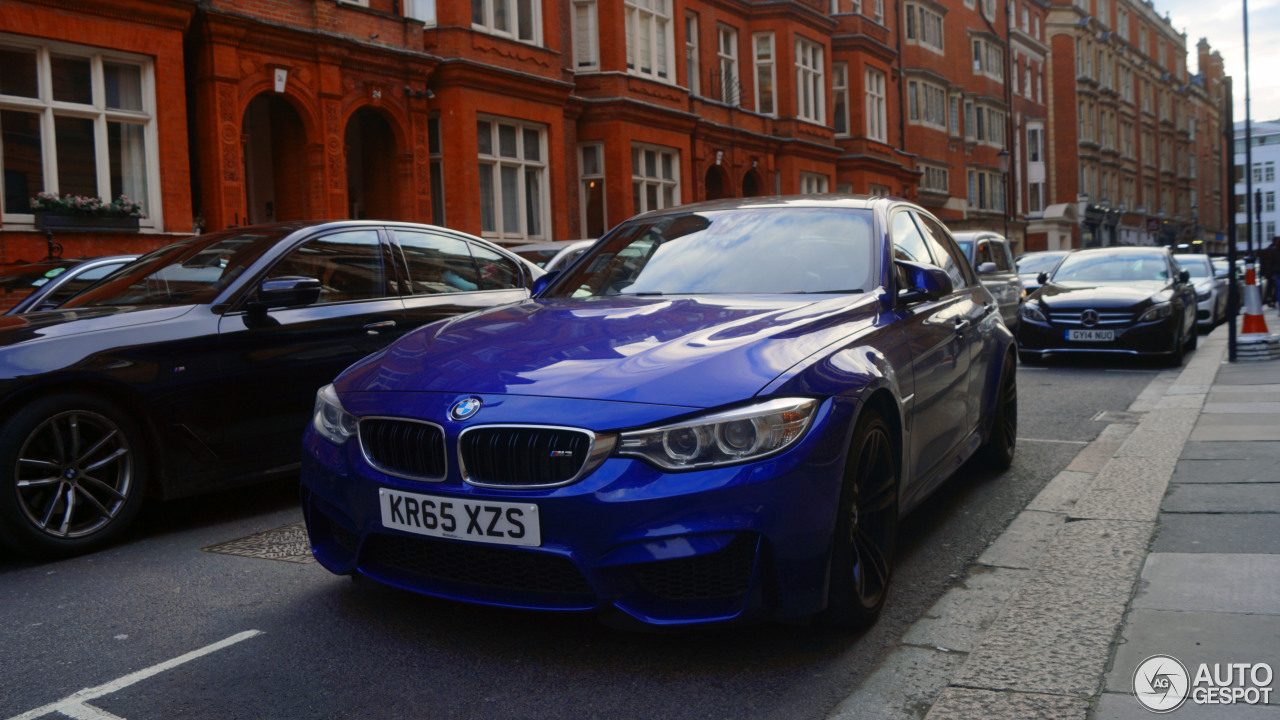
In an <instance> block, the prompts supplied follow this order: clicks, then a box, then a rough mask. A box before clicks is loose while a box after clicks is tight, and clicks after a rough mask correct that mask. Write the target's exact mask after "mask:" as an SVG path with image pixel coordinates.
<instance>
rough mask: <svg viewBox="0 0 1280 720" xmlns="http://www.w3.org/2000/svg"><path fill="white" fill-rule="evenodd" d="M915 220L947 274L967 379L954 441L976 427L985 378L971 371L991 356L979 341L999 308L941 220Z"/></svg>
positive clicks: (918, 216)
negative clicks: (987, 323) (988, 322)
mask: <svg viewBox="0 0 1280 720" xmlns="http://www.w3.org/2000/svg"><path fill="white" fill-rule="evenodd" d="M916 219H917V220H918V221H919V222H920V229H921V230H923V231H924V233H925V235H924V237H925V241H926V242H928V243H929V250H930V252H932V253H933V256H934V258H935V259H936V260H937V261H938V265H939V267H941V268H942V269H943V270H946V271H947V274H948V275H950V276H951V286H952V292H951V297H952V301H953V302H954V306H953V311H954V313H955V316H954V321H953V322H954V325H955V328H956V333H957V336H958V337H957V341H958V342H959V343H960V345H961V347H962V348H963V349H962V351H961V355H962V361H961V363H962V365H963V372H964V373H965V375H966V376H968V378H969V380H968V386H967V391H966V392H965V394H964V404H965V412H964V418H963V419H962V420H961V422H960V425H961V427H960V428H958V429H957V431H956V433H957V436H958V437H957V438H956V443H957V444H958V443H959V442H961V441H963V440H964V438H965V436H966V435H968V433H969V431H970V430H972V429H973V428H975V427H977V426H978V422H979V418H978V414H979V412H980V411H981V406H982V403H981V399H982V398H983V397H985V395H984V394H983V393H985V392H987V387H986V385H985V383H986V382H987V381H988V378H987V377H986V373H982V372H973V371H972V370H973V368H984V367H989V364H988V363H990V362H991V359H990V358H989V357H981V353H982V351H983V350H984V349H985V348H987V347H988V346H989V345H990V343H986V342H984V340H983V337H984V336H985V335H986V334H987V333H988V332H989V328H987V327H985V326H984V323H985V322H986V321H987V320H988V319H991V320H992V321H996V320H995V318H996V317H997V315H998V313H999V312H1000V309H999V307H998V306H997V304H996V302H995V299H994V298H993V297H992V296H991V293H990V291H988V290H987V289H986V287H985V286H983V285H982V283H980V282H978V278H977V275H976V274H974V272H973V268H972V267H971V266H970V265H969V264H968V263H966V262H965V258H964V252H963V251H961V250H960V246H959V245H958V244H957V243H956V241H955V239H954V238H952V237H951V233H949V232H947V229H946V228H945V227H943V225H942V223H940V222H938V221H937V220H936V219H934V218H933V217H931V216H929V215H926V214H924V213H916ZM996 322H998V321H996Z"/></svg>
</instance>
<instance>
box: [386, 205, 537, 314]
mask: <svg viewBox="0 0 1280 720" xmlns="http://www.w3.org/2000/svg"><path fill="white" fill-rule="evenodd" d="M392 234H393V236H394V240H395V254H396V255H397V256H398V257H397V264H398V272H399V273H400V292H401V295H402V296H403V298H404V305H405V331H408V330H409V329H412V328H416V327H421V326H422V325H426V324H427V323H431V322H435V321H436V320H440V319H443V318H447V317H452V316H454V315H458V314H461V313H465V312H471V311H473V310H480V309H483V308H487V307H493V306H495V305H501V304H504V303H509V302H515V301H517V300H522V299H524V298H526V297H529V291H528V289H527V288H526V287H525V284H526V283H525V278H524V275H523V274H522V272H521V270H520V267H519V265H518V264H517V263H516V262H515V261H514V260H512V259H511V258H508V257H506V256H505V255H503V254H501V253H499V252H497V251H496V250H493V249H491V248H488V247H485V246H484V245H482V244H480V243H478V242H471V241H468V240H467V239H465V238H462V237H459V236H457V235H454V234H452V233H446V232H441V231H437V230H431V229H421V230H419V229H407V228H393V229H392Z"/></svg>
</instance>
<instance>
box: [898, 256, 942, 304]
mask: <svg viewBox="0 0 1280 720" xmlns="http://www.w3.org/2000/svg"><path fill="white" fill-rule="evenodd" d="M893 263H894V265H896V266H897V267H898V269H899V270H901V271H902V273H903V274H904V275H906V277H907V287H905V288H898V300H899V302H902V303H907V304H910V303H917V302H923V301H925V300H937V299H938V298H940V297H942V296H943V295H950V294H951V290H952V286H951V276H950V275H948V274H947V273H946V271H945V270H943V269H942V268H939V267H934V266H933V265H925V264H923V263H914V262H908V261H906V260H894V261H893Z"/></svg>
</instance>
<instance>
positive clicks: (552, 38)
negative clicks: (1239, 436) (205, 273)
mask: <svg viewBox="0 0 1280 720" xmlns="http://www.w3.org/2000/svg"><path fill="white" fill-rule="evenodd" d="M1089 1H1090V2H1096V1H1097V0H1089ZM1128 1H1129V0H1114V2H1118V3H1126V2H1128ZM1080 2H1085V0H1080ZM1102 2H1103V3H1104V4H1105V3H1106V2H1107V0H1102ZM1141 7H1144V8H1145V7H1146V6H1141ZM1142 12H1143V13H1146V14H1144V15H1143V17H1144V18H1146V16H1147V15H1151V14H1152V13H1148V12H1146V10H1143V11H1142ZM1136 14H1138V13H1137V11H1136V10H1135V15H1136ZM1086 16H1087V13H1086V12H1085V11H1084V10H1083V9H1077V8H1075V6H1071V5H1053V6H1050V5H1049V4H1048V3H1047V2H1046V0H1013V1H1012V2H1007V4H1003V5H1002V4H1001V3H999V2H998V1H997V0H958V1H957V2H945V3H944V2H938V1H936V0H901V2H892V3H889V2H885V0H794V1H793V2H785V3H762V2H748V1H747V0H607V1H606V0H473V2H469V3H462V2H449V3H445V2H439V1H438V0H340V1H338V0H204V1H203V2H199V3H197V2H195V0H122V1H121V2H106V0H85V1H83V2H72V1H71V0H8V1H7V2H5V4H4V9H3V12H0V70H2V72H0V77H3V80H0V168H2V169H3V174H2V175H0V187H2V189H3V192H2V193H0V209H2V210H3V213H2V214H0V262H12V261H15V260H19V259H23V260H34V259H38V258H39V257H42V256H43V255H44V254H45V252H46V247H45V243H44V236H43V234H42V233H41V232H39V231H38V230H37V229H36V225H35V223H36V218H35V216H34V215H33V214H32V213H31V212H30V207H29V203H30V198H31V197H32V196H34V195H35V194H36V193H37V192H40V191H50V192H61V193H68V192H74V193H78V194H90V195H96V196H100V197H104V198H111V197H115V196H116V195H119V194H126V195H130V196H133V197H137V198H139V199H140V200H142V201H143V204H144V206H145V210H146V212H147V218H146V219H145V220H144V221H142V223H141V227H140V229H139V232H138V233H136V234H126V235H105V234H99V233H76V234H72V233H65V234H60V235H59V236H58V237H57V238H56V239H57V241H58V242H61V243H62V245H63V246H64V248H65V251H64V253H65V254H66V255H68V256H71V255H92V254H102V253H107V252H119V251H124V250H140V249H146V248H150V247H156V246H159V245H162V244H165V243H167V242H169V241H171V240H173V239H175V238H176V237H180V236H183V235H185V234H188V233H190V232H192V231H193V229H194V228H197V227H204V228H207V229H219V228H223V227H228V226H232V225H241V224H248V223H258V222H268V221H273V220H289V219H300V218H316V219H319V218H345V217H380V218H388V219H405V220H415V221H424V222H435V223H439V224H445V225H448V226H450V227H454V228H457V229H460V230H463V231H466V232H471V233H474V234H478V235H482V236H485V237H489V238H492V239H495V240H500V241H504V242H515V241H522V240H545V239H571V238H577V237H595V236H598V235H599V234H600V233H602V232H603V231H604V230H605V229H607V228H608V227H610V226H612V225H614V224H617V223H618V222H621V221H622V220H624V219H625V218H627V217H630V216H631V215H633V214H635V213H637V212H642V211H645V210H649V209H654V208H661V207H668V206H672V205H676V204H682V203H689V202H694V201H698V200H704V199H711V198H721V197H744V196H754V195H766V194H775V193H784V194H785V193H805V192H837V191H839V192H857V193H876V194H894V195H900V196H905V197H908V198H910V199H916V200H919V201H920V202H922V203H923V204H925V205H926V206H928V207H930V208H931V209H933V210H934V211H935V212H936V213H937V214H938V215H939V216H940V217H942V218H943V219H944V220H946V221H947V222H948V224H950V225H951V226H952V227H955V228H979V227H983V228H990V229H995V230H997V231H1000V232H1007V233H1008V234H1009V235H1011V236H1012V237H1013V238H1014V239H1015V240H1016V241H1017V242H1021V238H1022V237H1023V235H1024V233H1026V234H1027V237H1028V247H1044V246H1046V245H1051V244H1062V245H1067V244H1073V243H1076V242H1078V240H1076V239H1075V238H1077V237H1080V236H1081V224H1080V219H1079V218H1078V217H1077V215H1078V213H1077V212H1076V210H1077V208H1078V207H1079V206H1078V204H1077V197H1078V195H1079V194H1080V193H1081V192H1082V189H1081V188H1082V187H1083V188H1087V190H1084V191H1085V192H1090V193H1091V194H1090V197H1091V198H1096V197H1098V195H1097V192H1098V191H1097V190H1096V189H1093V188H1095V187H1097V186H1096V185H1091V184H1087V183H1094V182H1099V183H1100V182H1103V181H1102V180H1096V181H1095V180H1094V178H1102V177H1113V176H1114V177H1119V178H1121V179H1122V178H1123V177H1124V174H1123V172H1116V171H1117V170H1123V169H1124V168H1126V167H1129V166H1127V165H1125V160H1126V159H1125V158H1124V156H1123V155H1122V154H1117V153H1114V152H1111V153H1110V154H1108V153H1109V151H1108V150H1104V149H1103V148H1102V147H1101V146H1100V147H1099V148H1097V150H1096V151H1095V150H1094V148H1093V146H1092V145H1090V143H1089V141H1088V140H1079V139H1077V137H1076V135H1075V134H1074V133H1075V131H1076V124H1075V121H1076V115H1075V109H1076V102H1075V98H1076V96H1077V95H1079V96H1081V97H1085V96H1088V97H1090V98H1092V97H1093V96H1092V95H1089V93H1093V94H1094V95H1098V94H1099V93H1100V92H1101V91H1100V90H1098V89H1096V88H1095V87H1094V85H1096V81H1093V80H1090V79H1089V78H1087V77H1086V76H1085V75H1080V74H1078V73H1077V72H1076V67H1075V63H1076V62H1077V56H1076V55H1075V39H1076V38H1077V37H1082V35H1081V33H1085V32H1086V30H1087V32H1096V33H1100V32H1101V27H1102V26H1101V25H1098V26H1097V27H1094V26H1089V27H1090V28H1092V29H1080V30H1071V29H1070V28H1069V27H1068V26H1069V25H1070V23H1071V22H1075V23H1077V25H1079V22H1080V19H1081V18H1082V17H1086ZM1143 23H1144V27H1151V28H1154V29H1153V30H1152V32H1155V31H1156V30H1158V31H1159V33H1161V38H1162V42H1164V43H1165V46H1167V47H1168V48H1169V55H1168V60H1167V62H1170V63H1173V64H1174V65H1177V63H1179V62H1182V63H1185V58H1184V57H1183V56H1184V55H1185V49H1181V48H1182V46H1179V45H1178V44H1177V42H1175V41H1176V39H1177V38H1176V37H1174V36H1173V35H1170V33H1171V32H1172V31H1171V30H1168V28H1166V27H1164V26H1161V27H1159V28H1156V23H1155V22H1154V20H1152V19H1150V18H1146V19H1144V20H1143ZM1133 24H1134V26H1136V25H1137V24H1138V23H1137V22H1136V21H1135V22H1134V23H1133ZM1166 25H1167V23H1166ZM1136 32H1137V29H1136V27H1134V28H1132V29H1131V33H1136ZM1135 37H1136V35H1135ZM1178 37H1180V36H1178ZM1108 38H1109V39H1108V40H1107V42H1108V43H1110V44H1109V45H1108V46H1107V47H1112V48H1118V47H1119V45H1118V43H1120V42H1121V41H1120V40H1118V39H1115V37H1114V34H1112V35H1108ZM1099 42H1101V40H1099ZM1089 51H1090V52H1092V51H1093V48H1092V47H1090V48H1089ZM1115 52H1117V53H1118V52H1119V51H1118V50H1116V51H1115ZM1126 57H1128V56H1126ZM1064 63H1066V64H1067V67H1066V70H1063V67H1064ZM1064 73H1065V74H1064ZM1175 74H1176V71H1175ZM1219 75H1220V64H1219ZM1183 77H1185V73H1184V74H1183ZM1161 82H1164V83H1165V85H1168V86H1169V88H1170V90H1171V91H1174V90H1177V89H1178V88H1179V87H1181V86H1178V85H1176V84H1175V83H1173V82H1172V81H1171V80H1167V79H1166V80H1162V81H1161ZM1184 83H1185V84H1189V85H1195V83H1192V82H1189V81H1185V80H1184ZM1219 85H1220V83H1219ZM1213 92H1214V91H1213V90H1212V87H1210V85H1205V86H1204V90H1203V92H1200V91H1197V90H1195V89H1189V90H1186V91H1185V92H1184V93H1182V94H1179V95H1177V96H1178V97H1179V98H1182V97H1184V96H1185V97H1194V98H1198V100H1196V102H1198V103H1199V104H1198V105H1196V107H1197V108H1198V110H1197V111H1196V112H1197V113H1199V115H1198V117H1202V116H1205V115H1213V114H1214V112H1215V105H1214V103H1215V102H1218V99H1217V98H1215V96H1214V95H1213ZM1055 93H1065V94H1064V95H1062V96H1061V97H1059V96H1058V95H1056V94H1055ZM1197 93H1199V94H1197ZM1102 94H1103V95H1105V93H1102ZM1111 94H1112V95H1117V96H1118V94H1117V93H1111ZM1175 94H1176V93H1175ZM1106 97H1107V98H1108V102H1111V104H1112V105H1114V106H1116V107H1117V109H1119V108H1120V106H1121V105H1123V103H1121V102H1119V101H1118V100H1116V99H1114V98H1111V96H1110V95H1106ZM1171 97H1172V95H1171ZM1055 103H1056V104H1055ZM1098 104H1103V105H1105V104H1106V103H1098ZM1108 107H1110V106H1108ZM1108 112H1110V110H1108ZM1119 114H1120V115H1123V111H1122V110H1121V111H1120V112H1119ZM1113 115H1114V114H1113ZM1134 115H1135V116H1136V115H1137V113H1134ZM1109 117H1111V116H1109ZM1179 117H1181V116H1179ZM1064 121H1065V123H1066V125H1067V126H1068V127H1066V128H1065V129H1064V127H1063V125H1064ZM1203 122H1206V123H1207V122H1208V120H1205V121H1203ZM1184 124H1185V123H1184ZM1150 125H1151V127H1152V128H1153V130H1154V129H1158V130H1159V132H1160V133H1162V137H1168V138H1172V140H1171V144H1170V146H1169V147H1170V149H1171V150H1172V149H1173V148H1175V147H1183V148H1185V147H1190V133H1189V132H1187V131H1185V129H1181V128H1175V127H1174V126H1173V125H1172V124H1168V126H1167V127H1166V126H1165V125H1162V124H1160V121H1158V120H1153V121H1152V123H1150ZM1205 134H1207V133H1205ZM1174 143H1180V144H1174ZM1187 155H1190V153H1187ZM1077 156H1080V157H1082V158H1083V160H1078V159H1077ZM1178 157H1182V156H1181V155H1178ZM1221 161H1222V160H1221V156H1220V155H1219V156H1217V159H1214V157H1213V156H1211V155H1209V154H1208V151H1207V150H1206V154H1205V155H1204V159H1202V160H1198V161H1197V162H1200V163H1210V164H1212V163H1220V162H1221ZM1130 165H1134V163H1132V162H1131V163H1130ZM1084 166H1087V167H1089V168H1094V169H1095V170H1094V171H1089V172H1082V169H1081V168H1082V167H1084ZM1104 167H1105V168H1107V170H1106V172H1107V173H1110V175H1100V174H1096V173H1097V172H1101V170H1100V168H1104ZM1135 167H1136V166H1135ZM1197 167H1198V168H1199V170H1200V174H1199V176H1197V177H1198V180H1199V185H1197V186H1196V188H1195V192H1196V193H1197V197H1198V198H1209V197H1210V196H1212V195H1213V194H1215V193H1219V194H1220V189H1218V188H1216V187H1211V185H1212V182H1213V181H1212V179H1211V178H1213V177H1220V175H1221V174H1220V173H1218V174H1217V175H1216V176H1215V175H1213V174H1212V173H1209V172H1204V170H1205V169H1207V168H1205V166H1203V165H1199V166H1197ZM1090 172H1095V174H1090ZM1191 172H1192V171H1191V170H1190V169H1188V170H1187V172H1185V173H1180V172H1179V171H1178V170H1177V169H1174V170H1172V171H1165V170H1160V169H1157V170H1156V171H1155V173H1154V174H1153V180H1154V181H1155V182H1157V187H1159V188H1160V189H1161V190H1164V189H1165V188H1168V189H1169V190H1170V191H1171V192H1173V191H1176V195H1174V196H1173V197H1176V198H1177V200H1176V201H1175V200H1172V199H1171V200H1170V202H1171V203H1173V206H1172V207H1173V208H1174V210H1171V212H1174V215H1177V214H1178V212H1182V213H1185V212H1187V210H1181V211H1178V210H1177V208H1190V206H1191V205H1193V204H1194V203H1193V202H1191V194H1192V191H1193V187H1192V185H1193V183H1192V182H1191V178H1190V177H1189V175H1190V173H1191ZM1133 175H1134V177H1135V178H1136V177H1137V174H1136V172H1135V173H1133ZM1121 179H1117V180H1115V182H1116V183H1117V184H1118V185H1117V187H1121V188H1123V183H1122V181H1121ZM1082 183H1085V184H1083V185H1082ZM1206 183H1207V184H1206ZM1113 192H1114V193H1116V194H1115V197H1120V195H1119V194H1118V193H1120V192H1121V190H1116V191H1113ZM1157 194H1158V193H1157ZM1219 196H1220V195H1219ZM1108 197H1111V196H1108ZM1202 202H1205V201H1203V200H1202ZM1134 207H1136V205H1134V204H1132V203H1131V204H1130V205H1129V206H1128V208H1129V209H1130V210H1132V209H1133V208H1134ZM1201 215H1202V218H1203V222H1202V224H1206V225H1208V224H1209V221H1208V216H1207V215H1205V214H1204V213H1201ZM1144 217H1146V216H1144ZM1051 236H1052V237H1053V238H1054V239H1053V241H1052V242H1050V241H1049V240H1048V238H1050V237H1051ZM1090 237H1093V236H1090Z"/></svg>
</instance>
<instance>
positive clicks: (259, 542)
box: [201, 522, 316, 563]
mask: <svg viewBox="0 0 1280 720" xmlns="http://www.w3.org/2000/svg"><path fill="white" fill-rule="evenodd" d="M201 549H202V550H204V551H205V552H212V553H221V554H223V555H239V556H241V557H252V558H262V559H264V560H282V561H284V562H292V563H313V562H315V561H316V559H315V557H313V556H312V555H311V541H310V540H309V539H308V538H307V526H306V523H301V522H296V523H292V524H289V525H282V526H280V527H278V528H273V529H271V530H264V531H262V532H260V533H255V534H253V535H249V536H248V537H242V538H240V539H238V540H228V541H227V542H224V543H218V544H217V545H210V546H209V547H207V548H201Z"/></svg>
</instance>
